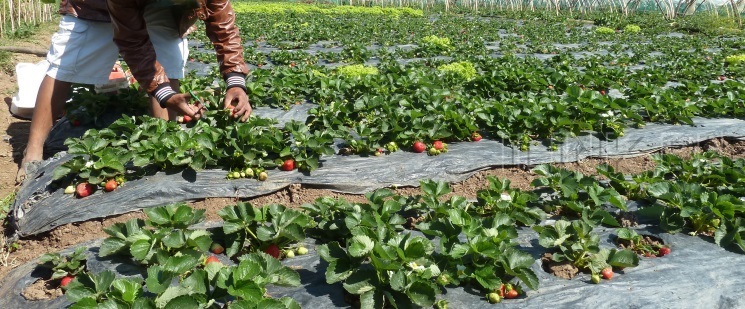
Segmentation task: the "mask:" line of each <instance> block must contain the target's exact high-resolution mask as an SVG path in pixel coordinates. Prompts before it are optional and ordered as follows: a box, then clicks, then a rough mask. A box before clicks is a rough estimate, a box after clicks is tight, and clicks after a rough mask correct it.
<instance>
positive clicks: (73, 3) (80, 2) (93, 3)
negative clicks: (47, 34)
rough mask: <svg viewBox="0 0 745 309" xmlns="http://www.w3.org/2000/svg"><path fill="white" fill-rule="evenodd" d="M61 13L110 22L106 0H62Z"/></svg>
mask: <svg viewBox="0 0 745 309" xmlns="http://www.w3.org/2000/svg"><path fill="white" fill-rule="evenodd" d="M59 13H60V14H62V15H71V16H75V17H77V18H80V19H85V20H92V21H101V22H109V21H111V19H110V18H109V10H108V9H107V8H106V0H61V1H60V3H59Z"/></svg>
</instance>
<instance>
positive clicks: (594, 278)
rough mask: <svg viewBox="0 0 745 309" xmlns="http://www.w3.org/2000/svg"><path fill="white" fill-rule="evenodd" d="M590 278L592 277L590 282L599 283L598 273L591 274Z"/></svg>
mask: <svg viewBox="0 0 745 309" xmlns="http://www.w3.org/2000/svg"><path fill="white" fill-rule="evenodd" d="M591 279H592V283H594V284H598V283H600V275H598V274H593V275H592V277H591Z"/></svg>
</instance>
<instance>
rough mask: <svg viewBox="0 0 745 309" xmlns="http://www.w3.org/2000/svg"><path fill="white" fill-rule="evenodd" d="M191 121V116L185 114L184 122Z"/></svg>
mask: <svg viewBox="0 0 745 309" xmlns="http://www.w3.org/2000/svg"><path fill="white" fill-rule="evenodd" d="M189 122H191V116H189V115H184V123H189Z"/></svg>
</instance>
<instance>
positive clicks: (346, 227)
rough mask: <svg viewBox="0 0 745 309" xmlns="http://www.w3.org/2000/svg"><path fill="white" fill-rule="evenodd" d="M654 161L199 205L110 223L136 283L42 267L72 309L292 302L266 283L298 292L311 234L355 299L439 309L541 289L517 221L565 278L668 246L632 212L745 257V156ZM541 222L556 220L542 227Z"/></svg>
mask: <svg viewBox="0 0 745 309" xmlns="http://www.w3.org/2000/svg"><path fill="white" fill-rule="evenodd" d="M654 159H655V161H656V164H657V167H656V168H655V169H654V170H650V171H647V172H643V173H640V174H636V175H623V174H621V173H617V172H615V171H614V170H613V169H612V168H610V167H609V166H600V167H598V170H597V171H598V173H599V174H601V175H603V176H604V177H605V178H607V179H608V181H603V182H601V181H599V180H598V179H597V178H595V177H592V176H586V175H583V174H581V173H578V172H572V171H568V170H564V169H559V168H556V167H552V166H551V165H541V166H538V167H536V168H535V169H534V170H533V171H534V172H535V173H536V174H538V175H540V177H539V178H538V179H536V180H535V181H533V183H532V184H533V186H534V187H535V190H533V191H523V190H519V189H514V188H511V187H510V182H509V180H503V179H497V178H490V179H489V183H490V185H489V187H488V188H486V189H482V190H480V191H478V192H477V200H476V201H467V200H466V199H465V198H463V197H460V196H451V195H450V194H449V193H450V187H449V186H448V185H447V184H445V183H441V182H434V181H422V183H421V193H420V194H418V195H411V196H398V195H394V194H393V193H392V192H391V191H389V190H387V189H381V190H377V191H375V192H371V193H368V194H367V195H366V197H367V202H366V203H349V202H347V201H345V200H344V199H338V198H329V197H323V198H319V199H317V200H316V201H315V202H314V203H312V204H306V205H304V206H303V207H302V208H301V209H287V208H285V207H284V206H281V205H267V206H265V207H261V208H256V207H254V206H252V205H251V204H249V203H238V204H237V205H232V206H227V207H225V208H224V209H222V210H221V211H220V212H219V215H220V217H221V218H222V219H223V220H224V224H223V226H222V228H217V229H212V230H205V229H197V228H189V227H190V226H192V225H193V224H196V223H199V222H201V221H203V220H204V217H203V212H204V211H203V210H193V209H191V208H190V207H188V206H186V205H170V206H165V207H158V208H151V209H147V210H145V213H146V215H147V219H145V220H142V219H132V220H130V221H128V222H126V223H117V224H115V225H112V226H109V227H107V228H106V229H105V231H106V233H107V234H109V235H110V237H109V238H107V239H106V240H104V241H103V243H102V244H101V247H100V250H99V251H98V253H99V254H100V256H101V257H107V258H110V257H115V256H120V257H123V258H125V259H126V260H127V261H128V262H127V263H130V264H132V265H137V266H138V267H141V268H142V274H143V276H142V278H140V277H130V278H119V279H115V273H113V272H109V271H106V272H101V273H90V272H89V271H88V270H86V269H85V265H86V263H85V261H84V260H85V256H84V255H82V254H81V253H82V252H83V251H82V250H84V249H79V250H78V251H77V252H76V254H72V255H68V256H61V255H58V254H49V255H46V256H44V257H43V258H42V259H41V260H40V263H41V264H42V266H43V267H47V268H51V269H52V270H53V277H52V278H51V280H52V281H54V282H55V283H56V284H62V285H64V289H65V290H66V294H67V295H66V296H67V298H68V299H69V300H70V301H71V302H73V303H76V304H75V305H74V307H73V308H78V307H80V308H83V307H85V306H88V307H90V306H96V305H99V304H103V305H117V306H123V307H131V306H135V307H137V308H170V307H172V306H176V305H179V306H184V305H189V306H197V305H205V304H219V305H221V306H222V305H224V306H226V307H228V308H256V307H257V306H258V307H259V308H261V307H262V306H265V305H269V304H272V306H276V307H277V308H298V307H299V304H298V303H297V302H296V301H295V300H292V299H290V298H286V297H285V298H281V299H272V298H270V297H268V296H267V295H266V289H267V287H269V286H298V285H300V284H301V282H300V276H299V275H298V273H297V271H296V270H293V269H291V268H289V267H286V266H283V265H281V264H280V262H279V261H278V259H288V258H290V259H291V258H293V257H294V256H295V255H296V254H299V255H304V254H307V253H308V248H305V247H303V246H302V245H299V244H301V243H303V240H304V239H305V238H306V237H311V238H313V239H315V243H316V244H318V246H317V247H316V248H310V249H311V250H312V249H315V250H314V251H317V252H318V255H319V256H320V258H321V259H323V260H324V261H326V262H327V263H328V266H326V270H325V276H326V282H327V283H328V284H334V283H337V282H341V283H343V288H344V290H345V291H346V293H347V294H348V295H350V298H349V301H350V302H351V304H352V305H355V304H356V306H362V307H363V308H384V307H388V306H390V305H392V304H394V303H395V304H396V306H398V307H401V306H404V307H406V306H423V307H430V306H435V307H436V308H447V301H446V300H445V299H444V298H443V296H444V295H443V291H444V289H446V288H450V287H455V286H469V287H472V288H473V289H474V290H473V292H471V293H472V294H475V295H474V296H473V297H478V298H481V299H482V300H485V301H489V302H492V303H496V302H501V301H502V299H511V298H517V297H521V298H523V297H525V293H526V292H527V289H531V290H536V289H540V286H539V281H538V279H537V276H536V273H535V272H534V268H531V265H533V263H534V261H535V257H533V256H532V255H531V254H529V253H526V252H525V251H524V248H523V247H521V246H520V245H518V242H517V235H518V233H517V229H522V228H523V227H529V228H532V229H533V230H534V231H535V232H536V234H537V237H538V244H539V245H540V246H541V247H543V248H544V250H545V252H546V253H548V254H547V255H544V258H543V263H544V267H545V269H550V266H551V265H553V264H555V263H559V264H563V265H571V266H572V267H574V268H575V271H574V275H576V274H577V272H578V271H579V272H586V273H588V274H590V275H591V282H593V283H601V282H602V281H603V280H602V279H601V277H602V278H604V279H605V280H613V278H614V276H616V275H619V273H620V276H623V274H628V273H631V272H633V271H634V270H633V267H635V266H637V265H638V264H639V262H640V258H641V259H644V258H653V257H662V256H666V255H668V254H670V252H672V251H673V250H675V248H671V247H670V246H668V245H665V244H664V243H661V242H659V241H658V240H656V239H655V238H650V237H649V236H646V235H640V234H638V233H637V232H636V231H635V230H634V229H631V228H625V227H621V226H622V223H621V222H623V221H622V219H623V220H628V218H631V217H633V216H628V215H629V214H632V213H633V214H634V215H637V216H640V217H646V218H652V220H653V221H654V222H658V223H659V226H660V227H661V228H662V229H663V230H665V231H668V232H671V233H678V232H685V233H688V234H690V235H692V236H697V235H701V236H703V237H706V238H709V237H712V238H713V239H714V241H715V242H716V243H717V244H719V245H721V246H723V247H727V248H731V249H732V250H736V251H738V252H741V253H742V252H745V243H744V242H743V239H742V237H743V231H745V225H743V222H742V218H743V214H745V201H743V200H741V199H740V198H737V197H736V196H741V195H742V194H743V190H745V188H744V187H743V186H742V182H741V181H739V179H741V178H742V177H743V175H742V173H743V167H745V160H742V159H740V160H736V161H733V160H730V159H728V158H726V157H722V156H719V155H717V154H715V153H703V154H698V155H694V156H693V157H692V158H690V159H682V158H680V157H677V156H673V155H658V156H655V157H654ZM446 196H447V198H445V197H446ZM631 201H634V202H635V203H637V204H639V205H641V206H640V207H639V210H636V211H632V210H630V209H629V207H628V205H629V204H630V202H631ZM547 219H551V220H555V223H554V224H553V225H544V224H543V223H545V222H546V220H547ZM634 224H635V222H625V223H624V225H626V226H634ZM599 227H613V228H618V229H616V233H615V234H616V235H615V237H614V241H615V243H616V245H617V246H618V247H617V248H608V247H602V246H600V245H599V241H600V239H599V235H598V232H597V231H596V229H597V228H599ZM621 269H625V270H624V271H623V272H622V273H621V272H619V271H618V270H621ZM614 270H615V272H614ZM555 275H558V274H555ZM65 278H67V279H65ZM174 279H178V280H174ZM567 279H568V278H567ZM172 282H177V283H175V285H174V284H173V283H172ZM507 301H509V300H507Z"/></svg>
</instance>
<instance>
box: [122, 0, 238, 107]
mask: <svg viewBox="0 0 745 309" xmlns="http://www.w3.org/2000/svg"><path fill="white" fill-rule="evenodd" d="M107 3H108V5H109V15H110V16H111V22H112V24H113V26H114V42H115V43H116V45H117V46H119V52H120V53H121V54H122V57H123V58H124V61H126V62H127V65H129V68H130V70H131V71H132V74H133V75H134V77H135V78H136V79H137V80H138V81H139V82H140V84H141V85H142V87H143V89H145V91H147V93H148V94H150V95H151V96H152V97H154V98H155V99H156V100H157V101H158V102H159V103H160V106H161V107H164V108H168V109H169V110H174V111H177V112H179V113H182V114H184V115H190V116H192V118H194V119H199V118H200V117H201V115H202V114H203V111H204V107H203V106H201V105H200V104H199V103H197V104H193V105H192V104H190V103H189V101H190V99H191V96H190V95H189V94H181V93H178V88H174V87H172V86H171V85H170V84H169V83H168V76H169V75H168V72H166V71H165V70H164V69H163V66H162V63H161V62H160V60H159V59H160V58H158V57H157V55H158V50H157V49H155V48H153V42H152V41H151V37H150V36H149V35H148V25H147V22H146V19H145V18H144V16H143V12H144V8H146V7H148V6H157V7H163V8H170V9H171V10H172V11H173V12H174V14H173V15H174V17H173V18H174V19H175V20H176V21H177V23H178V29H179V34H180V35H182V36H183V35H185V34H186V33H187V31H188V29H189V28H190V27H191V26H193V25H194V24H195V22H196V20H197V19H201V20H203V21H204V25H205V30H206V32H207V36H208V37H209V38H210V41H211V42H212V45H213V46H214V47H215V52H216V54H217V62H218V64H219V66H220V73H221V74H222V76H223V78H224V79H225V83H226V85H227V86H226V90H225V100H224V102H223V103H224V106H225V108H233V116H234V117H236V118H240V120H241V121H246V120H248V117H249V116H250V114H251V105H250V104H249V102H248V96H247V94H246V86H245V82H246V75H247V74H248V67H247V66H246V63H245V61H244V60H243V46H242V45H241V38H240V36H239V32H238V27H237V26H236V25H235V12H234V11H233V8H232V6H231V5H230V1H228V0H107Z"/></svg>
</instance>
